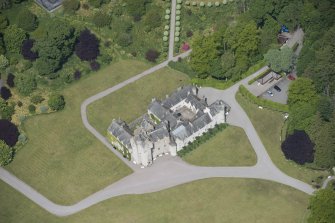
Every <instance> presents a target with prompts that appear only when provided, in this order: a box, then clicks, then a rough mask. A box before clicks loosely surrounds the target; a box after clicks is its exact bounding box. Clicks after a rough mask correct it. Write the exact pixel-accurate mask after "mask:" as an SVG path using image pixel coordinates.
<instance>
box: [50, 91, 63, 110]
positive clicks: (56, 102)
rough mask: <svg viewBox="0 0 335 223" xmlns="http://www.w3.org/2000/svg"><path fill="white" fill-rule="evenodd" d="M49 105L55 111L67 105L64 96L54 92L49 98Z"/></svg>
mask: <svg viewBox="0 0 335 223" xmlns="http://www.w3.org/2000/svg"><path fill="white" fill-rule="evenodd" d="M48 105H49V107H50V108H51V109H52V110H54V111H59V110H63V109H64V107H65V100H64V96H63V95H60V94H53V95H51V96H50V98H49V100H48Z"/></svg>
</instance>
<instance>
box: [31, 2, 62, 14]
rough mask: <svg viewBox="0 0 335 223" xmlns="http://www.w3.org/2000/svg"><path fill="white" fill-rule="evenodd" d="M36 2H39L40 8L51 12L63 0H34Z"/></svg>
mask: <svg viewBox="0 0 335 223" xmlns="http://www.w3.org/2000/svg"><path fill="white" fill-rule="evenodd" d="M35 1H36V3H37V4H39V5H40V6H41V7H42V8H44V9H45V10H47V11H48V12H53V11H55V10H56V9H58V8H59V7H60V6H61V5H62V3H63V0H35Z"/></svg>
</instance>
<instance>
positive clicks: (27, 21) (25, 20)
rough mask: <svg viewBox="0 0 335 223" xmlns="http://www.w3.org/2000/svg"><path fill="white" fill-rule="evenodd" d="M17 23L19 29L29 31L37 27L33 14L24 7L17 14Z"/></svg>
mask: <svg viewBox="0 0 335 223" xmlns="http://www.w3.org/2000/svg"><path fill="white" fill-rule="evenodd" d="M17 24H18V26H19V27H20V28H21V29H23V30H25V31H27V32H31V31H34V30H35V29H36V28H37V25H38V21H37V17H36V15H35V14H33V13H32V12H31V11H29V10H28V9H25V8H24V9H22V10H21V11H20V12H19V14H18V16H17Z"/></svg>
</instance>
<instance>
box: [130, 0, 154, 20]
mask: <svg viewBox="0 0 335 223" xmlns="http://www.w3.org/2000/svg"><path fill="white" fill-rule="evenodd" d="M124 1H125V3H126V4H127V5H126V10H127V11H128V13H129V14H130V15H131V16H133V17H134V18H136V17H138V18H141V17H142V16H143V15H144V14H145V6H146V4H147V3H148V2H149V1H148V0H135V1H134V0H124Z"/></svg>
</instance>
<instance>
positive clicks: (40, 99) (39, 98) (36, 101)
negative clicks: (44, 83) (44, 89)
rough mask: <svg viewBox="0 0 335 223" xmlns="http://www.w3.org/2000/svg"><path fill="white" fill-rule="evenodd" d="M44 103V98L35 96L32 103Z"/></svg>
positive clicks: (31, 100)
mask: <svg viewBox="0 0 335 223" xmlns="http://www.w3.org/2000/svg"><path fill="white" fill-rule="evenodd" d="M42 101H44V98H43V97H42V96H41V95H34V96H32V97H31V99H30V102H31V103H33V104H35V105H37V104H39V103H41V102H42Z"/></svg>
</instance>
